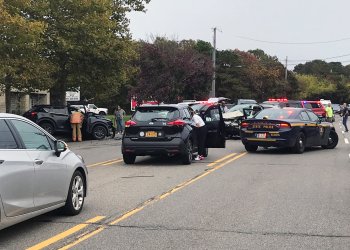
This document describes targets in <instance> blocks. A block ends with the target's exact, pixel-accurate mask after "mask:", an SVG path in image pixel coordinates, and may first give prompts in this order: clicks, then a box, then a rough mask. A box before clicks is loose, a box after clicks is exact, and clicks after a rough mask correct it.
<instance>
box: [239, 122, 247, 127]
mask: <svg viewBox="0 0 350 250" xmlns="http://www.w3.org/2000/svg"><path fill="white" fill-rule="evenodd" d="M248 125H249V123H248V122H242V123H241V128H248Z"/></svg>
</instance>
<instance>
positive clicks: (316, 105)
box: [301, 101, 326, 118]
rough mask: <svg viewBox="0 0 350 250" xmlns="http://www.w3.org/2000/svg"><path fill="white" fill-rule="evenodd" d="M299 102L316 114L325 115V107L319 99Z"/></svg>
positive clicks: (323, 116)
mask: <svg viewBox="0 0 350 250" xmlns="http://www.w3.org/2000/svg"><path fill="white" fill-rule="evenodd" d="M301 103H302V105H303V107H304V108H306V109H311V110H312V111H313V112H314V113H315V114H316V115H317V116H319V117H322V118H325V117H326V108H325V106H323V104H322V103H321V102H320V101H302V102H301Z"/></svg>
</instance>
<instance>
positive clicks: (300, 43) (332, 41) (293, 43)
mask: <svg viewBox="0 0 350 250" xmlns="http://www.w3.org/2000/svg"><path fill="white" fill-rule="evenodd" d="M235 37H237V38H240V39H244V40H250V41H255V42H261V43H273V44H288V45H311V44H325V43H337V42H343V41H348V40H350V37H346V38H341V39H336V40H329V41H317V42H280V41H267V40H260V39H255V38H251V37H246V36H237V35H236V36H235Z"/></svg>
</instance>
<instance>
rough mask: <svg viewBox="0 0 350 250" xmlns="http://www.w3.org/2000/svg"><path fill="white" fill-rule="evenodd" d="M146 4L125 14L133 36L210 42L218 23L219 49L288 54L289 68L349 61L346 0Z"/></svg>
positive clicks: (349, 5) (162, 0) (157, 0)
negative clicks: (143, 8)
mask: <svg viewBox="0 0 350 250" xmlns="http://www.w3.org/2000/svg"><path fill="white" fill-rule="evenodd" d="M146 8H147V11H146V13H131V14H129V15H128V16H129V18H130V30H131V33H132V34H133V38H134V39H136V40H139V39H142V40H150V37H152V36H166V37H168V38H169V39H175V40H183V39H193V40H197V39H200V40H204V41H207V42H210V43H212V41H213V29H212V28H213V27H217V28H218V30H220V31H218V32H217V36H216V45H217V49H218V50H224V49H239V50H243V51H247V50H249V49H256V48H259V49H262V50H264V51H265V52H266V53H267V54H269V55H271V56H277V57H278V58H279V59H280V61H281V62H282V61H283V63H284V60H285V58H286V56H288V61H289V64H288V68H290V69H292V68H293V67H294V65H295V64H297V63H304V62H305V60H313V59H326V58H331V57H336V58H333V59H328V60H326V61H327V62H330V61H339V62H342V63H343V65H347V64H350V13H349V12H350V0H151V2H150V4H148V5H147V6H146ZM258 40H259V41H258ZM263 41H266V42H263ZM335 41H337V42H335ZM288 43H289V44H288ZM303 43H304V44H303ZM348 54H349V55H348ZM343 55H348V56H343Z"/></svg>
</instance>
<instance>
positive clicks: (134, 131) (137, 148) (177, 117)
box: [122, 103, 225, 164]
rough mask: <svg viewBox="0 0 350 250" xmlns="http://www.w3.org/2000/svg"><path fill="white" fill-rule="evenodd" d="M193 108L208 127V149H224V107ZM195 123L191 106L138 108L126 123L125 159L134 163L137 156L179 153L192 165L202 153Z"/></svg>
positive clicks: (169, 105) (123, 142) (205, 106)
mask: <svg viewBox="0 0 350 250" xmlns="http://www.w3.org/2000/svg"><path fill="white" fill-rule="evenodd" d="M191 108H192V109H193V110H195V111H197V112H198V113H199V114H200V115H201V116H202V118H203V120H204V122H205V123H206V126H207V128H208V133H207V140H206V148H224V147H225V131H224V129H225V127H224V126H225V125H224V120H223V118H222V113H221V109H220V106H219V105H218V104H214V103H194V104H193V105H192V106H191ZM191 124H192V122H191V116H190V106H189V105H185V104H161V105H157V106H155V105H142V106H140V107H138V108H137V109H136V111H135V113H134V114H133V115H132V117H131V119H130V120H129V121H127V122H126V123H125V132H124V135H123V140H122V154H123V159H124V162H125V163H126V164H134V162H135V159H136V156H143V155H179V158H180V159H181V161H182V163H183V164H191V162H192V159H193V158H194V155H195V154H197V153H198V147H197V144H198V143H197V141H196V140H195V136H194V130H193V128H192V126H191ZM205 156H206V155H205Z"/></svg>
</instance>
